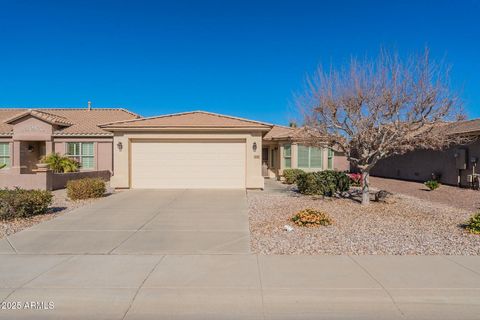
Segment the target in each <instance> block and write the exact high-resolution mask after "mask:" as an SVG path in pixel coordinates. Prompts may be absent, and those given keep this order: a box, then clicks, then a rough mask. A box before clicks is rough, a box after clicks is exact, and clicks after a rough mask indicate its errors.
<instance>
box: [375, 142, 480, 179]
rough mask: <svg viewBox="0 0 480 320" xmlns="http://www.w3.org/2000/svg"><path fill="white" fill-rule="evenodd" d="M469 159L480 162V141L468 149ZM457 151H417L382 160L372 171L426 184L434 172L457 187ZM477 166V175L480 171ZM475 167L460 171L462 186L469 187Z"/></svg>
mask: <svg viewBox="0 0 480 320" xmlns="http://www.w3.org/2000/svg"><path fill="white" fill-rule="evenodd" d="M467 148H468V152H467V157H468V158H471V157H476V158H477V159H478V160H480V141H477V142H475V143H473V144H471V145H469V146H468V147H467ZM455 149H456V148H452V149H449V150H446V151H433V150H417V151H413V152H409V153H407V154H405V155H400V156H393V157H390V158H387V159H384V160H381V161H379V162H378V163H377V165H375V167H374V168H373V169H372V172H371V174H372V175H374V176H379V177H385V178H395V179H402V180H412V181H420V182H424V181H427V180H429V179H430V178H431V173H432V172H440V173H441V175H442V177H441V180H440V181H441V182H442V183H444V184H449V185H456V184H457V179H458V173H459V171H458V170H457V169H456V160H455V157H454V154H455ZM479 169H480V165H477V170H476V171H477V173H478V172H479V171H480V170H479ZM472 170H473V166H472V164H471V163H469V164H468V167H467V169H466V170H460V177H461V179H460V180H461V185H462V186H467V185H468V183H467V175H469V174H471V173H472Z"/></svg>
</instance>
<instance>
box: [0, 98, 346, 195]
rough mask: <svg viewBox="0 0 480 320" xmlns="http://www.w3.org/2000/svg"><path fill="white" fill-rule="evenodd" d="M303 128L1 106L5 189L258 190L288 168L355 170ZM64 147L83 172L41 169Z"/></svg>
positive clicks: (195, 115) (222, 118)
mask: <svg viewBox="0 0 480 320" xmlns="http://www.w3.org/2000/svg"><path fill="white" fill-rule="evenodd" d="M295 130H298V129H296V128H290V127H282V126H276V125H271V124H268V123H263V122H259V121H254V120H248V119H242V118H237V117H232V116H226V115H220V114H215V113H209V112H204V111H193V112H185V113H177V114H171V115H162V116H156V117H148V118H143V117H140V116H139V115H137V114H135V113H133V112H130V111H128V110H124V109H98V108H90V107H89V108H85V109H0V165H1V164H6V167H5V168H3V169H0V187H14V186H18V187H23V188H40V189H57V188H62V187H64V186H65V183H66V181H67V180H69V179H78V178H81V177H84V176H101V177H106V178H110V176H111V178H110V179H111V180H110V183H111V186H112V187H115V188H254V189H256V188H258V189H262V188H263V187H264V178H265V177H271V178H279V177H280V176H281V175H282V172H283V170H284V169H285V168H302V169H304V170H307V171H318V170H325V169H332V170H333V169H335V170H342V171H343V170H348V168H349V166H348V162H347V161H346V159H345V157H344V156H343V155H342V154H341V153H339V152H336V151H332V150H330V149H328V148H314V147H308V146H303V145H301V144H299V143H298V141H296V140H295ZM52 152H56V153H60V154H62V155H63V154H65V155H67V156H69V157H72V158H75V159H76V160H78V161H79V162H80V163H81V170H80V172H79V173H68V174H57V173H52V172H51V171H49V170H45V169H39V168H37V167H36V164H37V163H38V161H39V159H40V158H41V157H42V156H43V155H46V154H49V153H52Z"/></svg>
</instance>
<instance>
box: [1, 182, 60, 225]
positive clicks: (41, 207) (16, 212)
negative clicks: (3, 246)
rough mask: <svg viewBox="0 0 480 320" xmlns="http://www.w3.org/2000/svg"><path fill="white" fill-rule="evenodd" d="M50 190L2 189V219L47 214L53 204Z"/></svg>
mask: <svg viewBox="0 0 480 320" xmlns="http://www.w3.org/2000/svg"><path fill="white" fill-rule="evenodd" d="M52 200H53V195H52V193H51V192H50V191H43V190H24V189H19V188H15V189H3V190H0V219H2V220H8V219H14V218H26V217H30V216H35V215H39V214H45V213H47V211H48V207H49V206H50V205H51V204H52Z"/></svg>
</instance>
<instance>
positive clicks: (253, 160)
mask: <svg viewBox="0 0 480 320" xmlns="http://www.w3.org/2000/svg"><path fill="white" fill-rule="evenodd" d="M135 139H152V140H162V139H163V140H172V139H187V140H202V139H204V140H228V139H242V140H245V142H246V157H247V159H246V182H245V183H246V187H247V188H250V189H263V187H264V179H263V176H262V156H261V154H262V133H261V132H250V133H243V132H232V133H228V132H225V133H215V132H212V133H202V132H198V133H194V132H164V133H142V132H136V133H135V132H132V133H130V132H127V133H115V136H114V141H113V154H114V157H113V159H114V160H113V161H114V162H113V167H114V175H113V176H112V178H111V185H112V186H113V187H115V188H129V187H130V143H131V141H132V140H135ZM119 142H121V143H122V145H123V149H122V151H120V150H119V149H118V147H117V144H118V143H119ZM254 142H255V143H256V144H257V150H256V151H255V152H254V151H253V148H252V146H253V143H254ZM152 169H154V168H152Z"/></svg>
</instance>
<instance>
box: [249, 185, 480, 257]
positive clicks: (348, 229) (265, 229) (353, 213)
mask: <svg viewBox="0 0 480 320" xmlns="http://www.w3.org/2000/svg"><path fill="white" fill-rule="evenodd" d="M396 182H397V183H398V181H396ZM442 188H444V187H443V186H442ZM442 188H441V189H442ZM293 189H294V188H292V187H289V186H285V185H282V184H281V183H279V182H276V181H271V180H270V181H268V182H267V187H266V190H265V191H249V192H248V202H249V219H250V230H251V239H252V240H251V241H252V251H253V252H256V253H261V254H333V255H339V254H352V255H360V254H394V255H422V254H423V255H430V254H431V255H433V254H447V255H479V254H480V236H479V235H473V234H470V233H468V232H467V231H466V230H465V229H464V228H463V227H462V224H463V223H465V222H466V221H467V220H468V218H469V217H470V216H471V215H472V214H473V213H474V211H473V210H472V206H474V205H473V203H474V200H472V199H470V203H471V204H469V205H461V206H456V207H455V206H453V205H455V202H453V203H452V204H451V205H452V206H449V205H446V204H445V203H444V201H431V200H430V201H429V200H426V199H425V197H424V196H423V197H422V196H420V197H413V196H411V195H407V194H399V193H395V194H394V195H393V196H392V197H391V198H390V200H389V201H388V203H376V202H372V203H371V205H370V206H368V207H364V206H362V205H360V204H359V203H358V202H357V201H354V200H352V199H343V198H325V199H322V198H314V197H311V196H303V195H300V194H298V193H297V192H295V191H294V190H293ZM382 189H383V188H382ZM387 189H388V188H387ZM441 189H439V190H441ZM446 189H447V188H445V189H444V190H446ZM439 190H437V191H439ZM390 191H395V190H393V188H390ZM437 191H434V192H437ZM463 191H467V194H469V195H471V194H473V195H475V196H480V193H478V191H471V190H462V189H458V190H456V192H457V193H460V192H463ZM415 192H416V193H418V194H420V195H423V192H424V191H418V188H417V189H416V191H415ZM475 192H477V193H475ZM416 193H414V194H416ZM425 193H428V191H425ZM432 193H433V192H432ZM463 198H465V199H469V196H465V197H463V196H462V199H463ZM459 203H460V201H459ZM462 203H463V204H464V203H465V201H462ZM306 208H312V209H318V210H321V211H324V212H326V213H327V214H328V215H329V216H330V217H331V218H332V219H333V224H332V225H330V226H319V227H310V228H306V227H299V226H297V225H295V224H294V223H293V222H292V221H290V219H291V217H292V216H293V215H294V214H295V213H296V212H298V211H300V210H302V209H306ZM285 225H289V226H292V227H293V231H285V230H284V226H285Z"/></svg>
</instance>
